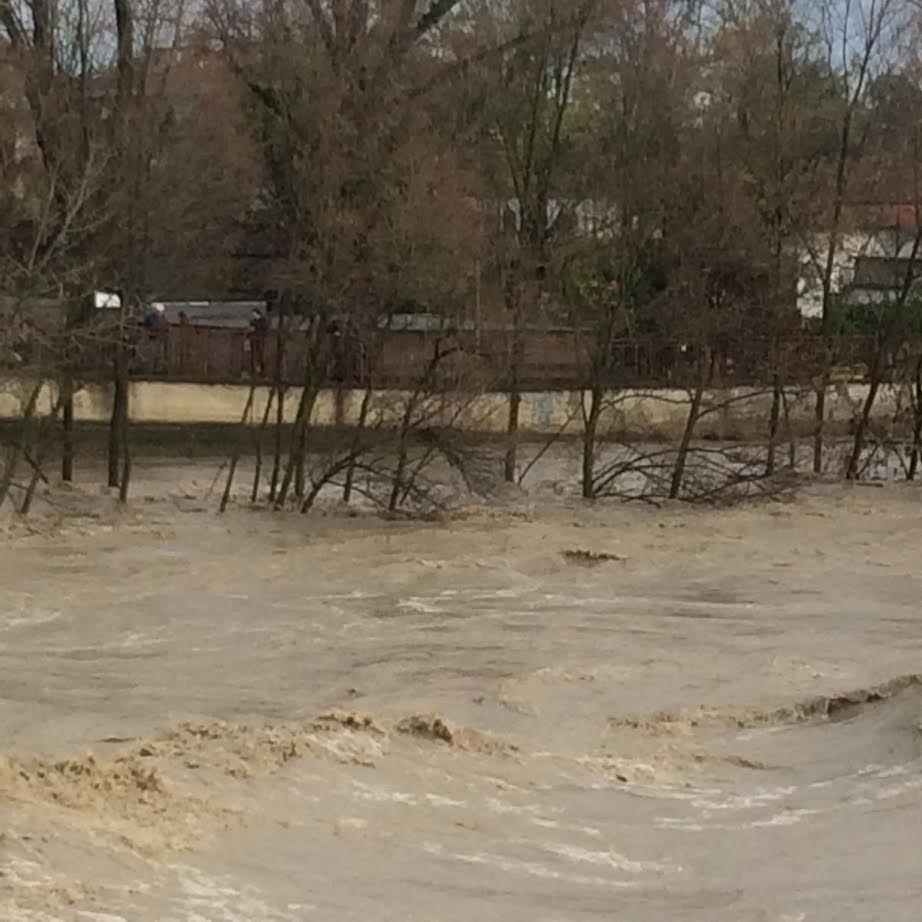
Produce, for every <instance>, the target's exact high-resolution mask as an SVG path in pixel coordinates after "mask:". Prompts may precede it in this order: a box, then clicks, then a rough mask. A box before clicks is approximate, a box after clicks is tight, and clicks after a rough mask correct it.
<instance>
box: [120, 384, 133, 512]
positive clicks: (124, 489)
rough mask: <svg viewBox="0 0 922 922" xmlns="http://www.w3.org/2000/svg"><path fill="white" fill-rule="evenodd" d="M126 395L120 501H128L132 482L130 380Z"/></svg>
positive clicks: (123, 411)
mask: <svg viewBox="0 0 922 922" xmlns="http://www.w3.org/2000/svg"><path fill="white" fill-rule="evenodd" d="M124 392H125V397H124V399H123V400H122V413H121V418H120V419H119V427H118V431H119V437H120V439H121V445H122V479H121V482H120V483H119V486H118V501H119V502H120V503H122V504H124V503H126V502H128V485H129V484H130V483H131V445H130V444H129V433H128V381H127V376H126V380H125V384H124Z"/></svg>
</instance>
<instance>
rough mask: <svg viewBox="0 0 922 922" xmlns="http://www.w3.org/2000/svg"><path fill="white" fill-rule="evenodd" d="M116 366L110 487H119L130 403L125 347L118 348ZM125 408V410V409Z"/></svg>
mask: <svg viewBox="0 0 922 922" xmlns="http://www.w3.org/2000/svg"><path fill="white" fill-rule="evenodd" d="M116 350H117V351H116V357H115V364H114V367H113V375H112V386H113V390H112V414H111V416H110V418H109V471H108V474H109V478H108V483H109V486H110V487H117V486H118V485H119V481H120V477H121V471H120V467H121V463H120V462H121V457H120V456H121V445H122V441H123V439H122V435H121V426H122V420H123V417H124V415H125V409H127V403H128V382H127V381H126V380H125V373H124V364H125V362H124V355H123V351H124V345H123V344H122V343H121V341H120V342H119V343H118V345H117V346H116ZM123 408H124V409H123Z"/></svg>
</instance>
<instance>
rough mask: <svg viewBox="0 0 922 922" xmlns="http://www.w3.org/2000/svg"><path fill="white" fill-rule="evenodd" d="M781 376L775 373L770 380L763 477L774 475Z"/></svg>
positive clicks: (779, 414) (779, 416) (779, 418)
mask: <svg viewBox="0 0 922 922" xmlns="http://www.w3.org/2000/svg"><path fill="white" fill-rule="evenodd" d="M782 390H783V388H782V385H781V375H779V374H778V373H777V372H776V373H775V375H774V376H773V380H772V409H771V414H770V416H769V419H768V454H767V456H766V459H765V476H766V477H771V476H772V475H773V474H774V473H775V452H776V450H777V447H778V431H779V428H780V425H779V424H780V421H781V392H782Z"/></svg>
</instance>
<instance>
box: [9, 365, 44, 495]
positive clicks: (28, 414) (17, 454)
mask: <svg viewBox="0 0 922 922" xmlns="http://www.w3.org/2000/svg"><path fill="white" fill-rule="evenodd" d="M42 383H43V382H42V381H39V382H38V383H37V384H36V385H35V386H34V387H33V388H32V391H31V393H30V394H29V399H28V401H27V402H26V406H25V409H24V410H23V414H22V422H21V424H20V429H19V439H18V441H17V442H16V443H15V444H14V445H12V446H10V448H9V450H8V451H7V456H6V463H5V465H4V468H3V475H2V477H0V506H2V505H3V502H4V500H5V499H6V498H7V496H8V495H9V492H10V488H11V487H12V485H13V479H14V478H15V476H16V470H17V469H18V467H19V461H20V459H21V458H22V456H23V455H24V454H26V453H27V452H28V450H29V444H30V442H31V440H32V419H33V417H34V416H35V407H36V405H37V403H38V397H39V394H40V393H41V390H42Z"/></svg>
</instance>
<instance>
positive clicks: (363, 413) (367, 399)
mask: <svg viewBox="0 0 922 922" xmlns="http://www.w3.org/2000/svg"><path fill="white" fill-rule="evenodd" d="M371 395H372V389H371V384H370V383H369V385H368V387H366V388H365V393H364V394H362V405H361V406H360V407H359V418H358V421H357V423H356V430H355V434H354V436H353V438H352V450H351V452H350V457H349V464H348V466H347V467H346V481H345V483H344V484H343V502H344V503H346V504H347V505H348V503H349V502H350V500H351V499H352V487H353V484H354V482H355V463H356V460H357V457H358V451H359V446H360V443H361V439H362V435H363V433H364V432H365V425H366V423H367V422H368V409H369V407H370V406H371Z"/></svg>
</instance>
